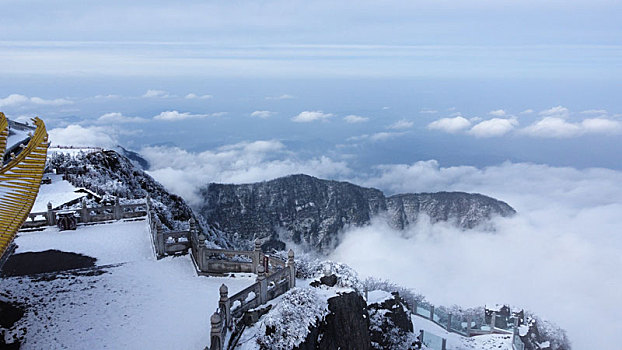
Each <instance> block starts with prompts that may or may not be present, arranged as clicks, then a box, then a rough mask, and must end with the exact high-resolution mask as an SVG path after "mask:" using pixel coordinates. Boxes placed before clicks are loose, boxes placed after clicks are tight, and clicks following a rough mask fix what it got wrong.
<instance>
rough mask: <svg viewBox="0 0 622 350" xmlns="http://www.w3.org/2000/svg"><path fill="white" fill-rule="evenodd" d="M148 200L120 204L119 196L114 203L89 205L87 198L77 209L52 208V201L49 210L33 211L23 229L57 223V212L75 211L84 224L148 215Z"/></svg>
mask: <svg viewBox="0 0 622 350" xmlns="http://www.w3.org/2000/svg"><path fill="white" fill-rule="evenodd" d="M146 202H147V201H145V203H137V204H120V203H119V198H116V199H115V203H114V204H112V205H101V206H94V207H89V206H88V205H87V204H86V199H84V198H82V200H81V201H80V208H76V209H52V203H48V205H47V207H48V210H47V211H42V212H31V213H29V214H28V219H27V220H26V221H25V222H24V224H23V225H22V227H21V228H22V229H29V228H38V227H43V226H54V225H56V214H57V213H63V212H65V213H66V212H70V211H73V212H74V213H76V214H78V215H79V222H80V223H83V224H89V223H96V222H102V221H111V220H121V219H131V218H137V217H142V216H145V215H147V203H146Z"/></svg>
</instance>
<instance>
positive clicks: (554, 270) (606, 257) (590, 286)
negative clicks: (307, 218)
mask: <svg viewBox="0 0 622 350" xmlns="http://www.w3.org/2000/svg"><path fill="white" fill-rule="evenodd" d="M141 153H142V154H143V155H144V156H145V157H146V158H147V159H148V160H149V161H150V162H151V164H152V169H151V170H150V174H151V175H153V176H154V177H155V178H156V179H157V180H158V181H160V182H162V183H163V184H164V185H165V186H167V187H168V188H170V189H171V190H173V191H174V192H176V193H179V194H180V195H182V196H183V197H184V198H187V199H188V200H189V201H190V202H191V203H192V204H194V205H196V204H198V203H200V197H199V196H198V194H197V189H198V187H200V186H205V185H206V184H207V183H209V182H226V183H248V182H255V181H263V180H269V179H272V178H275V177H279V176H283V175H287V174H292V173H308V174H311V175H315V176H319V177H323V178H337V179H341V180H350V181H352V182H354V183H357V184H360V185H363V186H371V187H376V188H379V189H381V190H383V191H385V193H387V194H392V193H405V192H433V191H467V192H478V193H482V194H486V195H489V196H492V197H494V198H497V199H500V200H503V201H506V202H507V203H508V204H510V205H511V206H512V207H514V208H515V209H516V210H517V212H518V214H517V215H516V216H515V217H512V218H498V219H496V220H495V224H496V228H497V230H496V232H494V233H491V232H489V231H478V230H470V231H461V230H458V229H456V228H454V227H452V226H451V225H448V224H444V223H439V224H430V223H429V222H426V221H425V220H423V221H422V222H420V223H418V224H417V225H415V226H413V227H410V228H409V229H408V230H406V231H395V230H393V229H391V228H389V227H388V226H387V225H386V224H385V223H384V222H383V221H382V220H378V221H375V222H373V223H372V225H370V226H367V227H362V228H354V229H351V230H349V231H347V232H345V233H344V236H343V241H342V243H341V244H340V245H339V246H338V247H337V249H336V251H335V252H334V254H333V255H332V256H331V258H332V259H335V260H339V261H342V262H345V263H348V264H349V265H351V266H352V267H354V268H355V269H357V271H359V273H360V274H361V275H363V276H376V277H380V278H387V279H390V280H392V281H393V282H395V283H398V284H401V285H404V286H406V287H409V288H412V289H414V290H415V291H417V292H420V293H422V294H424V295H425V296H426V297H427V298H428V299H429V300H430V301H431V302H433V303H437V304H444V305H453V304H458V305H462V306H466V307H470V306H481V305H484V304H488V305H490V304H493V303H495V304H497V303H506V304H511V305H512V306H516V307H521V308H525V309H528V310H531V311H533V312H535V313H537V314H538V315H540V316H542V317H544V318H545V319H549V320H550V321H553V322H555V323H557V324H558V325H559V326H561V327H563V328H565V329H566V330H567V331H568V334H569V337H570V339H571V341H572V342H573V345H574V348H576V349H588V348H592V349H612V348H615V346H614V345H613V344H614V343H613V341H614V339H616V336H617V333H618V332H619V327H618V326H617V325H618V324H619V313H618V311H619V308H620V306H621V305H622V294H620V293H619V288H621V287H622V274H620V273H619V271H620V270H622V256H621V254H620V251H621V249H622V236H621V235H620V231H622V215H620V214H621V213H622V187H620V186H619V184H620V183H622V172H619V171H614V170H609V169H598V168H591V169H575V168H570V167H551V166H548V165H542V164H530V163H509V162H508V163H503V164H499V165H497V166H491V167H486V168H476V167H471V166H457V167H442V166H441V165H440V164H439V163H438V162H437V161H434V160H429V161H420V162H415V163H413V164H390V165H379V166H377V167H375V168H374V169H370V171H369V172H368V173H366V174H361V173H360V172H355V171H353V170H352V169H351V168H350V167H349V164H348V163H347V162H345V161H336V160H334V159H332V158H330V157H325V156H322V157H316V158H306V159H303V158H299V157H298V156H297V155H296V154H295V153H293V152H291V151H289V150H288V149H287V148H286V146H284V145H283V144H282V143H280V142H279V141H256V142H244V143H238V144H234V145H229V146H223V147H220V148H218V149H214V150H209V151H204V152H197V153H192V152H188V151H185V150H182V149H179V148H168V147H150V148H145V149H143V150H142V151H141Z"/></svg>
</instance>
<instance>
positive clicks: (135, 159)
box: [117, 146, 151, 170]
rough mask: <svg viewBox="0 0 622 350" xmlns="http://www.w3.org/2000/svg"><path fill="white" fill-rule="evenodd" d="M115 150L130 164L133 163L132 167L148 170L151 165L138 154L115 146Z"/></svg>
mask: <svg viewBox="0 0 622 350" xmlns="http://www.w3.org/2000/svg"><path fill="white" fill-rule="evenodd" d="M117 149H118V150H119V153H120V154H121V155H123V156H124V157H126V158H127V159H129V160H130V161H132V163H134V165H136V166H137V167H139V168H140V169H142V170H149V168H150V167H151V164H149V161H148V160H146V159H145V158H143V156H141V155H140V154H139V153H136V152H134V151H130V150H128V149H125V148H123V147H121V146H117Z"/></svg>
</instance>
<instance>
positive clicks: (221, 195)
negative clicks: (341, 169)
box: [200, 175, 386, 251]
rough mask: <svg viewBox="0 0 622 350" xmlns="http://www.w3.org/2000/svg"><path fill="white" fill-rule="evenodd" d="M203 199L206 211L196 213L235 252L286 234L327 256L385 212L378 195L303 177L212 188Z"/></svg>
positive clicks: (219, 185)
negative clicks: (352, 229) (352, 230)
mask: <svg viewBox="0 0 622 350" xmlns="http://www.w3.org/2000/svg"><path fill="white" fill-rule="evenodd" d="M201 194H202V196H203V198H205V205H204V206H203V207H202V208H200V213H201V214H202V215H203V216H204V217H205V219H206V220H207V221H208V222H210V223H211V224H213V225H215V226H216V227H217V228H219V229H220V230H222V231H224V232H225V233H226V234H227V238H229V239H230V240H231V241H233V243H234V244H235V245H238V246H244V245H245V244H248V242H253V241H254V239H255V238H268V237H272V238H276V237H277V236H278V233H279V231H284V232H286V234H287V238H288V239H291V240H293V241H294V242H295V243H305V244H308V245H310V246H313V247H317V248H318V249H319V250H320V251H329V250H331V249H332V248H333V247H334V246H335V245H336V244H337V243H338V236H337V235H336V233H337V232H339V231H340V230H342V229H343V228H344V227H346V226H349V225H353V226H360V225H363V224H365V223H368V222H369V221H370V220H371V218H372V216H374V215H375V214H378V213H379V212H381V211H384V210H386V204H385V199H384V195H383V194H382V192H380V191H379V190H376V189H371V188H363V187H359V186H356V185H353V184H350V183H347V182H337V181H328V180H320V179H317V178H314V177H311V176H307V175H294V176H287V177H284V178H280V179H276V180H272V181H268V182H260V183H256V184H249V185H222V184H210V185H209V186H208V187H207V188H205V189H203V190H202V191H201Z"/></svg>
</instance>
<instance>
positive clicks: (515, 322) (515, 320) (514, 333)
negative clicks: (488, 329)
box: [512, 317, 518, 344]
mask: <svg viewBox="0 0 622 350" xmlns="http://www.w3.org/2000/svg"><path fill="white" fill-rule="evenodd" d="M516 337H518V317H514V329H513V330H512V344H516Z"/></svg>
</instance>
